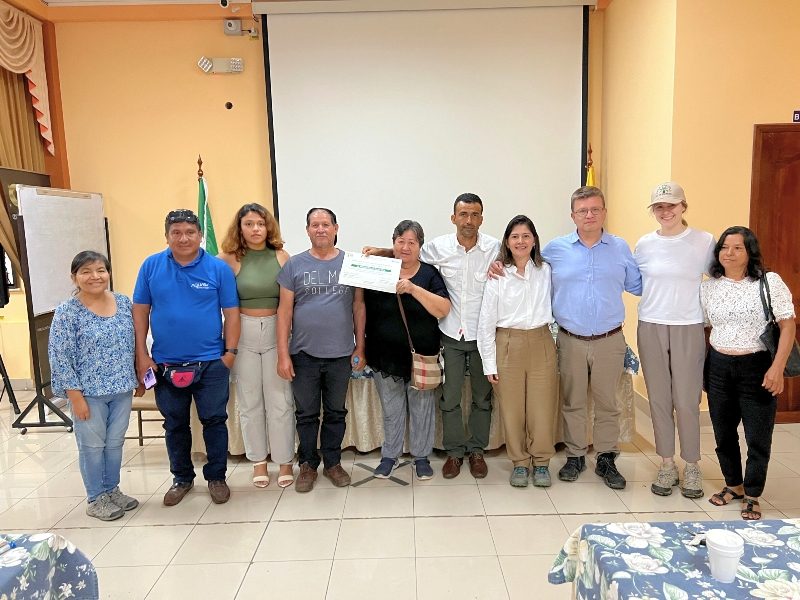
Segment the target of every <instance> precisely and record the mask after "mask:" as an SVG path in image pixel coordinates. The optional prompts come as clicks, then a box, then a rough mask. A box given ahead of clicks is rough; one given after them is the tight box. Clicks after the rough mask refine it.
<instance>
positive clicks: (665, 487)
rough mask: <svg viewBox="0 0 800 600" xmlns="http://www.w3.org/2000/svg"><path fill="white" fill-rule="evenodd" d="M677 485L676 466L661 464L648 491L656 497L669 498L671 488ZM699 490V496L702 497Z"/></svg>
mask: <svg viewBox="0 0 800 600" xmlns="http://www.w3.org/2000/svg"><path fill="white" fill-rule="evenodd" d="M676 485H678V466H677V465H676V464H675V463H672V464H671V465H665V464H664V463H661V468H660V469H659V470H658V475H656V480H655V481H654V482H653V485H651V486H650V491H651V492H653V493H654V494H655V495H656V496H669V495H670V494H671V493H672V488H673V487H674V486H676ZM702 492H703V491H702V490H700V495H702Z"/></svg>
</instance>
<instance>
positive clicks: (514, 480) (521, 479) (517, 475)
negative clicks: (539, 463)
mask: <svg viewBox="0 0 800 600" xmlns="http://www.w3.org/2000/svg"><path fill="white" fill-rule="evenodd" d="M528 473H529V471H528V467H514V470H513V471H511V479H510V480H509V483H510V484H511V485H513V486H514V487H528Z"/></svg>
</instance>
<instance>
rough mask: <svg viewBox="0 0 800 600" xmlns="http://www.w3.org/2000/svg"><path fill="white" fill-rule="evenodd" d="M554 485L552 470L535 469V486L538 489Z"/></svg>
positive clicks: (544, 468) (545, 468)
mask: <svg viewBox="0 0 800 600" xmlns="http://www.w3.org/2000/svg"><path fill="white" fill-rule="evenodd" d="M552 484H553V482H552V480H551V479H550V469H548V468H547V467H534V468H533V485H534V486H536V487H550V486H551V485H552Z"/></svg>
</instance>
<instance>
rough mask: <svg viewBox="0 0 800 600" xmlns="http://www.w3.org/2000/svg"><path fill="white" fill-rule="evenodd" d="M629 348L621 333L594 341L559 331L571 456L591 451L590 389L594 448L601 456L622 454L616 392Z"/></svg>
mask: <svg viewBox="0 0 800 600" xmlns="http://www.w3.org/2000/svg"><path fill="white" fill-rule="evenodd" d="M626 348H627V345H626V344H625V336H624V335H623V334H622V332H621V331H620V332H619V333H615V334H614V335H610V336H608V337H605V338H601V339H599V340H593V341H591V342H587V341H584V340H579V339H578V338H574V337H572V336H569V335H567V334H566V333H564V332H563V331H559V332H558V369H559V372H560V377H561V398H562V402H563V406H562V413H563V418H564V443H565V444H566V445H567V456H585V455H586V451H587V450H588V446H589V443H588V440H587V437H586V432H587V429H586V426H587V421H588V399H589V389H590V386H591V394H592V400H593V401H594V423H593V426H592V444H593V445H594V449H595V451H596V452H597V453H598V454H600V453H603V452H618V450H619V448H618V446H617V442H618V440H619V415H620V408H619V405H618V404H617V394H616V392H617V383H618V382H619V378H620V377H621V376H622V371H623V366H624V365H623V362H624V360H625V349H626Z"/></svg>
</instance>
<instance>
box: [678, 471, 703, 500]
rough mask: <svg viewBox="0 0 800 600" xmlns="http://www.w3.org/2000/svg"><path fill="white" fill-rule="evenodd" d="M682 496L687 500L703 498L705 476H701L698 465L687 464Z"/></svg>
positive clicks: (684, 472)
mask: <svg viewBox="0 0 800 600" xmlns="http://www.w3.org/2000/svg"><path fill="white" fill-rule="evenodd" d="M681 494H683V496H684V497H685V498H702V497H703V476H702V475H701V474H700V467H698V466H697V463H686V467H685V468H684V469H683V485H682V486H681Z"/></svg>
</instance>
